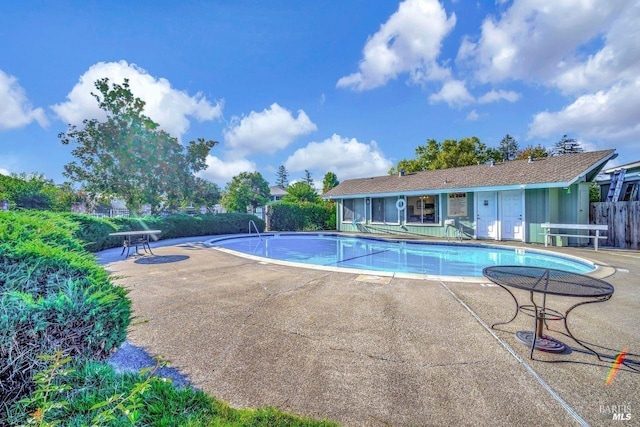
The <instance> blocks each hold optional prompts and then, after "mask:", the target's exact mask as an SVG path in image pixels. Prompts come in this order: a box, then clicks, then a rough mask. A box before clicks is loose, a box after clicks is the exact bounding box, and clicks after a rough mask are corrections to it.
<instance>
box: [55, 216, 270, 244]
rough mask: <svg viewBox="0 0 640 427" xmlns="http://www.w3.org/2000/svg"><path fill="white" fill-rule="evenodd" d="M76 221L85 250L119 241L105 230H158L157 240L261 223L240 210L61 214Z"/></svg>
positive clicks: (237, 230) (228, 231)
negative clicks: (109, 215) (135, 214)
mask: <svg viewBox="0 0 640 427" xmlns="http://www.w3.org/2000/svg"><path fill="white" fill-rule="evenodd" d="M61 216H62V217H63V218H65V219H68V220H70V221H72V222H74V223H77V224H78V227H77V228H76V230H75V232H74V236H75V237H76V238H78V239H79V240H80V241H81V242H83V243H84V246H85V248H86V249H87V250H88V251H89V252H98V251H102V250H104V249H109V248H115V247H119V246H121V245H122V238H121V237H113V236H109V233H113V232H117V231H130V230H161V231H162V233H161V234H160V235H158V237H159V238H160V240H163V239H175V238H178V237H194V236H211V235H216V234H236V233H247V232H248V231H249V221H254V222H255V223H256V226H257V227H258V230H259V231H260V232H262V231H264V227H265V223H264V221H263V220H261V219H259V218H258V217H256V216H255V215H250V214H241V213H224V214H207V215H198V216H190V215H179V214H177V215H170V216H167V217H157V216H149V217H142V218H124V217H119V218H95V217H92V216H89V215H82V214H72V213H65V214H61Z"/></svg>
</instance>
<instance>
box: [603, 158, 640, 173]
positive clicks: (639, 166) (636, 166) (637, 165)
mask: <svg viewBox="0 0 640 427" xmlns="http://www.w3.org/2000/svg"><path fill="white" fill-rule="evenodd" d="M620 169H627V171H629V170H636V169H640V160H638V161H637V162H632V163H627V164H625V165H618V166H616V167H613V168H610V169H607V170H605V171H604V173H609V174H611V173H614V172H615V171H617V170H620Z"/></svg>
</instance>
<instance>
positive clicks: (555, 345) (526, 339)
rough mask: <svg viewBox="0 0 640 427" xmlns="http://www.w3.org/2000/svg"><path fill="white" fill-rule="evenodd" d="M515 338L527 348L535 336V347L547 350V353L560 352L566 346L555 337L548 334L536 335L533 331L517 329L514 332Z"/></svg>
mask: <svg viewBox="0 0 640 427" xmlns="http://www.w3.org/2000/svg"><path fill="white" fill-rule="evenodd" d="M516 338H517V339H518V341H520V342H521V343H522V344H525V345H526V346H528V347H529V348H531V344H532V343H533V339H534V338H535V340H536V343H535V347H534V348H535V349H536V350H541V351H547V352H549V353H562V352H563V351H565V349H566V348H567V346H566V345H564V344H563V343H561V342H560V341H558V340H557V339H555V338H551V337H549V336H546V335H543V336H542V337H536V334H535V332H534V331H518V332H516Z"/></svg>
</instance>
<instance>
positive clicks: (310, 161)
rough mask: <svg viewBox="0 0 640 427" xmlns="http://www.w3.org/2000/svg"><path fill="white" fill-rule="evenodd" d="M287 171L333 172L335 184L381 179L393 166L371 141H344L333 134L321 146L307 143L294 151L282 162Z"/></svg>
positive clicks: (317, 179) (315, 143)
mask: <svg viewBox="0 0 640 427" xmlns="http://www.w3.org/2000/svg"><path fill="white" fill-rule="evenodd" d="M284 166H285V167H286V168H287V170H288V171H291V172H298V171H304V170H310V171H315V172H316V173H320V174H322V176H318V177H316V181H321V180H322V177H324V174H325V173H326V172H333V173H335V174H336V176H337V177H338V180H341V181H342V180H344V179H350V178H362V177H367V176H377V175H385V174H386V173H387V172H388V171H389V169H390V168H391V166H393V163H392V162H391V161H390V160H388V159H387V158H386V157H385V156H384V154H383V153H382V152H381V151H380V149H379V148H378V145H377V144H376V142H375V141H371V142H370V143H368V144H367V143H364V142H360V141H358V140H357V139H355V138H345V137H341V136H340V135H337V134H334V135H332V136H331V138H327V139H325V140H324V141H321V142H310V143H309V144H307V146H305V147H303V148H300V149H298V150H296V151H295V152H294V153H293V154H292V155H291V156H289V158H288V159H287V160H286V161H285V163H284Z"/></svg>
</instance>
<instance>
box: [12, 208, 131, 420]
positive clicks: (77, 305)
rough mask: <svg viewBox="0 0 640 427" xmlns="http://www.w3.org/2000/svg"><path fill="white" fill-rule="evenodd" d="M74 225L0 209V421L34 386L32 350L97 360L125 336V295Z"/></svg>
mask: <svg viewBox="0 0 640 427" xmlns="http://www.w3.org/2000/svg"><path fill="white" fill-rule="evenodd" d="M78 228H79V225H78V224H77V223H75V222H73V221H72V220H70V219H69V218H68V217H66V216H65V215H61V214H53V213H48V212H42V211H28V212H1V213H0V366H1V367H2V369H0V423H1V421H2V416H1V415H2V412H1V409H2V407H3V406H4V404H5V403H7V402H11V401H14V400H15V399H17V398H19V397H21V396H24V395H25V394H27V393H29V392H30V391H31V390H32V389H33V374H34V373H35V372H36V371H37V370H39V369H41V368H42V367H43V366H44V362H43V361H42V360H40V359H38V356H40V355H41V354H44V353H50V352H53V351H57V350H59V351H62V352H63V353H64V354H66V355H69V356H73V357H76V358H80V359H82V358H90V359H103V358H105V357H106V356H108V355H109V353H110V352H111V351H113V350H114V349H116V348H118V347H119V346H120V344H121V343H122V342H123V341H124V339H125V338H126V332H127V327H128V326H129V322H130V316H131V312H130V305H131V303H130V301H129V299H128V298H127V292H126V291H125V289H123V288H121V287H118V286H114V285H113V284H112V283H111V281H110V279H109V276H108V273H107V272H106V271H105V270H104V269H103V268H101V267H100V266H98V265H97V264H96V262H95V258H94V257H93V256H92V255H91V254H89V253H88V252H86V250H85V249H84V247H83V244H82V243H81V242H80V241H79V240H78V239H77V238H74V237H73V233H74V232H75V231H77V230H78Z"/></svg>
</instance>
